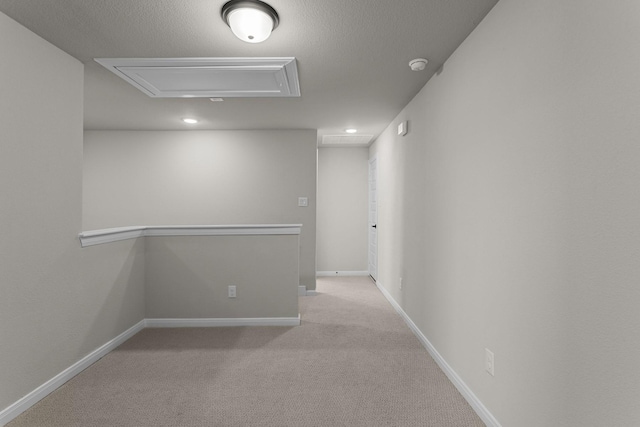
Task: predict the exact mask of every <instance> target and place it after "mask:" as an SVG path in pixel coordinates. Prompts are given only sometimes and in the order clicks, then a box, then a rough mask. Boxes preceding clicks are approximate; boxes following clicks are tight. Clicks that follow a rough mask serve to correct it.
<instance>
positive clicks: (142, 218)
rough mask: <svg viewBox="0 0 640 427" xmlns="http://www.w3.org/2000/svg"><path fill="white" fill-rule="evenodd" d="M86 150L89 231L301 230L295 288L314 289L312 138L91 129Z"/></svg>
mask: <svg viewBox="0 0 640 427" xmlns="http://www.w3.org/2000/svg"><path fill="white" fill-rule="evenodd" d="M84 149H85V151H84V181H83V184H84V185H83V196H84V198H83V226H84V228H85V230H90V229H100V228H109V227H119V226H128V225H180V224H183V225H207V224H211V225H217V224H303V227H302V233H301V234H300V245H301V253H300V285H304V286H306V287H307V289H315V271H316V267H315V260H316V249H315V248H316V245H315V241H316V165H317V162H316V156H317V152H316V132H315V131H312V130H289V131H272V130H265V131H184V132H180V131H174V132H169V131H160V132H130V131H87V132H85V141H84ZM298 197H308V198H309V207H298Z"/></svg>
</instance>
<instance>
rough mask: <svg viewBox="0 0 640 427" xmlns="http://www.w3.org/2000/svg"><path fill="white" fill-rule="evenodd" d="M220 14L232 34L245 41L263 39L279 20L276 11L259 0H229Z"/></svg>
mask: <svg viewBox="0 0 640 427" xmlns="http://www.w3.org/2000/svg"><path fill="white" fill-rule="evenodd" d="M220 14H221V15H222V19H223V20H224V22H226V23H227V25H228V26H229V27H231V31H233V34H235V35H236V37H238V38H239V39H240V40H242V41H245V42H247V43H260V42H263V41H265V40H266V39H268V38H269V36H270V35H271V31H273V30H275V29H276V27H277V26H278V23H279V21H280V19H279V17H278V12H276V10H275V9H274V8H272V7H271V6H269V5H268V4H266V3H264V2H261V1H259V0H231V1H229V2H227V3H225V5H224V6H222V10H221V11H220Z"/></svg>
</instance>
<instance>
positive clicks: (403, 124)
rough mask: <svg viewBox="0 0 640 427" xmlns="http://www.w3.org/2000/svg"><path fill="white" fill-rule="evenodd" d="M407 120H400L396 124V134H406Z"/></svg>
mask: <svg viewBox="0 0 640 427" xmlns="http://www.w3.org/2000/svg"><path fill="white" fill-rule="evenodd" d="M407 125H408V123H407V121H406V120H405V121H403V122H400V124H399V125H398V135H400V136H405V135H406V134H407Z"/></svg>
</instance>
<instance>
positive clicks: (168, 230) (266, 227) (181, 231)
mask: <svg viewBox="0 0 640 427" xmlns="http://www.w3.org/2000/svg"><path fill="white" fill-rule="evenodd" d="M301 230H302V224H245V225H145V226H130V227H117V228H105V229H101V230H91V231H83V232H82V233H80V234H79V235H78V238H79V239H80V245H81V246H82V247H83V248H84V247H87V246H94V245H101V244H103V243H111V242H117V241H120V240H127V239H136V238H138V237H152V236H255V235H285V234H298V235H299V234H300V232H301Z"/></svg>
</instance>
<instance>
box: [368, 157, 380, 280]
mask: <svg viewBox="0 0 640 427" xmlns="http://www.w3.org/2000/svg"><path fill="white" fill-rule="evenodd" d="M377 181H378V159H377V158H376V157H374V158H372V159H370V160H369V276H371V278H372V279H373V280H377V277H378V187H377Z"/></svg>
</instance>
